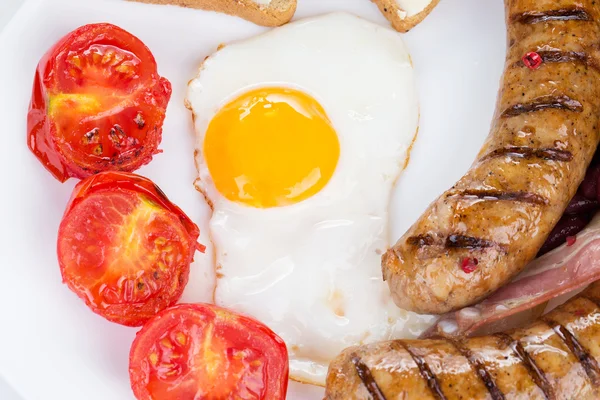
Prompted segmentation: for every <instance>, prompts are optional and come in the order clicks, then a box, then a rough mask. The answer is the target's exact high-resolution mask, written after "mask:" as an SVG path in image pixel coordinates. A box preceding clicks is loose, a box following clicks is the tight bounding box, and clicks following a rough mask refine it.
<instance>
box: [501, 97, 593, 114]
mask: <svg viewBox="0 0 600 400" xmlns="http://www.w3.org/2000/svg"><path fill="white" fill-rule="evenodd" d="M552 108H553V109H557V110H564V111H573V112H581V111H583V106H582V105H581V103H580V102H578V101H577V100H573V99H572V98H570V97H569V96H566V95H563V96H542V97H540V98H538V99H536V100H533V101H531V102H529V103H524V104H521V103H519V104H515V105H514V106H511V107H509V108H507V109H506V110H504V112H503V113H502V115H501V118H510V117H516V116H519V115H521V114H528V113H532V112H537V111H542V110H547V109H552Z"/></svg>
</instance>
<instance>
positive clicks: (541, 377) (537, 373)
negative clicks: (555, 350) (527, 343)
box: [494, 332, 556, 400]
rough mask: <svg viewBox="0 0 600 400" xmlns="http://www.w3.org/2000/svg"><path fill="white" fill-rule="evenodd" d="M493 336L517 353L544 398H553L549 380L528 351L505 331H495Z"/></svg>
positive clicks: (552, 399) (551, 399) (550, 399)
mask: <svg viewBox="0 0 600 400" xmlns="http://www.w3.org/2000/svg"><path fill="white" fill-rule="evenodd" d="M494 336H496V337H497V338H498V339H500V341H501V342H503V343H504V344H505V345H506V346H509V347H510V348H511V349H512V350H513V352H514V353H515V354H516V355H517V357H519V359H520V360H521V362H522V363H523V365H524V366H525V369H527V372H528V373H529V376H531V379H533V382H534V383H535V384H536V385H537V387H539V388H540V390H541V391H542V392H543V393H544V396H546V398H547V399H548V400H554V399H555V398H556V396H555V395H554V390H553V389H552V386H551V385H550V382H548V379H547V378H546V375H545V374H544V371H542V370H541V369H540V368H539V367H538V366H537V364H536V363H535V361H534V360H533V359H532V358H531V356H530V355H529V353H527V351H525V349H524V348H523V345H522V344H521V343H520V342H519V341H518V340H514V339H513V338H512V337H510V336H509V335H507V334H506V333H502V332H501V333H496V334H495V335H494Z"/></svg>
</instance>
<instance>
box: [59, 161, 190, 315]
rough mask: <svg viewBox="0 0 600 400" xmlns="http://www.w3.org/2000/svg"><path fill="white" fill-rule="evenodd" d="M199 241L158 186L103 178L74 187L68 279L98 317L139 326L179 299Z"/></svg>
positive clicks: (64, 247) (62, 250)
mask: <svg viewBox="0 0 600 400" xmlns="http://www.w3.org/2000/svg"><path fill="white" fill-rule="evenodd" d="M165 205H166V206H165ZM198 235H199V231H198V228H197V227H196V226H195V225H194V224H193V223H192V222H191V221H190V220H189V219H188V218H187V217H186V216H185V214H183V212H182V211H181V210H179V209H178V208H177V207H176V206H174V205H173V204H171V203H170V202H168V199H166V197H164V194H162V192H159V191H158V190H157V189H156V187H155V185H154V184H153V183H152V182H150V181H148V180H146V179H145V178H142V177H138V176H135V175H132V174H128V173H112V172H109V173H101V174H99V175H96V176H93V177H91V178H88V179H87V180H84V181H82V182H81V183H80V184H79V185H78V186H77V187H76V189H75V193H74V196H73V198H72V199H71V202H70V204H69V206H68V207H67V211H66V212H65V215H64V217H63V220H62V222H61V226H60V230H59V237H58V258H59V263H60V266H61V272H62V275H63V280H64V281H65V283H66V284H67V285H68V286H69V287H70V288H71V290H73V291H74V292H75V293H76V294H77V295H79V296H80V297H81V298H82V299H83V300H84V301H85V302H86V304H87V305H88V306H89V307H90V308H91V309H92V310H93V311H94V312H96V313H98V314H100V315H102V316H104V317H105V318H106V319H108V320H110V321H113V322H117V323H120V324H123V325H128V326H139V325H142V324H143V323H144V322H145V321H147V320H148V319H149V318H151V317H152V316H154V315H155V314H156V313H157V312H159V311H161V310H163V309H165V308H166V307H168V306H169V305H172V304H174V303H175V302H176V301H177V300H178V299H179V298H180V297H181V294H182V292H183V289H184V287H185V285H186V283H187V280H188V275H189V267H190V263H191V262H192V260H193V256H194V252H195V250H196V249H197V248H198V245H197V243H196V240H197V239H198Z"/></svg>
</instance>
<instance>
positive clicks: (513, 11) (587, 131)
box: [382, 0, 600, 314]
mask: <svg viewBox="0 0 600 400" xmlns="http://www.w3.org/2000/svg"><path fill="white" fill-rule="evenodd" d="M505 2H506V10H507V25H508V52H507V63H506V70H505V72H504V77H503V82H502V88H501V91H500V94H499V98H498V102H497V110H496V115H495V120H494V123H493V125H492V130H491V133H490V135H489V137H488V139H487V140H486V142H485V144H484V145H483V148H482V149H481V151H480V153H479V155H478V157H477V160H476V162H475V163H474V164H473V166H472V167H471V169H470V170H469V171H468V172H467V174H466V175H465V176H464V177H463V178H462V179H461V180H460V181H459V182H458V183H456V185H454V186H453V187H452V188H451V189H450V190H449V191H447V192H445V193H444V194H443V195H442V196H441V197H439V198H438V199H437V200H436V201H434V202H433V203H432V204H431V205H430V206H429V208H428V209H427V211H425V213H424V214H423V216H422V217H421V218H420V219H419V220H418V221H417V222H416V223H415V224H414V225H413V226H412V227H411V228H410V229H409V230H408V232H407V233H406V234H405V235H404V236H403V237H402V238H401V239H400V240H399V241H398V243H397V244H396V245H395V246H394V247H393V248H392V249H390V250H389V251H387V252H386V253H385V254H384V256H383V259H382V269H383V276H384V279H385V280H387V281H388V283H389V286H390V289H391V291H392V294H393V297H394V301H395V302H396V304H397V305H398V306H399V307H401V308H404V309H407V310H411V311H416V312H420V313H431V314H441V313H445V312H449V311H451V310H455V309H457V308H462V307H464V306H468V305H470V304H473V303H475V302H477V301H479V300H480V299H482V298H484V297H486V296H487V295H489V294H490V293H492V292H493V291H495V290H496V289H498V288H499V287H500V286H502V285H504V284H505V283H506V282H508V281H509V280H510V279H511V278H512V277H514V276H515V275H516V274H517V273H519V272H520V271H521V270H522V269H523V268H524V267H525V265H526V264H527V263H528V262H529V261H531V260H532V259H533V258H534V257H535V255H536V254H537V252H538V250H539V249H540V247H541V246H542V244H543V243H544V240H545V239H546V237H547V236H548V234H549V233H550V231H551V230H552V227H553V226H554V225H555V224H556V223H557V221H558V220H559V218H560V216H561V215H562V213H563V211H564V210H565V208H566V206H567V204H568V203H569V200H570V199H571V198H572V197H573V196H574V194H575V192H576V190H577V187H578V186H579V184H580V182H581V181H582V180H583V178H584V175H585V170H586V168H587V166H588V165H589V163H590V161H591V159H592V156H593V154H594V150H595V149H596V146H597V145H598V140H599V133H598V127H599V125H598V123H599V117H600V47H599V46H600V26H599V24H598V21H599V20H600V2H598V1H594V0H505ZM530 52H537V53H536V54H537V56H539V57H540V58H541V60H542V61H543V62H542V64H541V65H540V66H539V68H537V69H530V68H529V67H528V66H527V65H526V63H525V62H524V61H523V57H524V56H525V55H526V54H528V53H530ZM536 54H534V55H533V57H534V58H533V59H534V60H535V57H537V56H536ZM530 58H531V57H530ZM533 66H535V65H532V67H533ZM464 266H466V267H467V268H461V267H464ZM463 269H464V270H463ZM473 269H475V270H474V271H472V270H473ZM465 271H466V272H465ZM471 271H472V272H471Z"/></svg>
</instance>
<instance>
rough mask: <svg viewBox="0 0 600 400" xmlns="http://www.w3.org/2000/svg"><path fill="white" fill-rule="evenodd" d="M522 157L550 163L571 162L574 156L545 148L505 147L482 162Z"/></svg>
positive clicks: (563, 151)
mask: <svg viewBox="0 0 600 400" xmlns="http://www.w3.org/2000/svg"><path fill="white" fill-rule="evenodd" d="M504 156H508V157H521V158H539V159H542V160H548V161H565V162H568V161H571V160H573V154H572V153H571V152H570V151H567V150H560V149H553V148H545V149H532V148H531V147H505V148H502V149H496V150H494V151H492V152H490V153H488V154H486V155H485V156H483V157H482V158H481V161H483V160H487V159H490V158H496V157H504Z"/></svg>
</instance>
